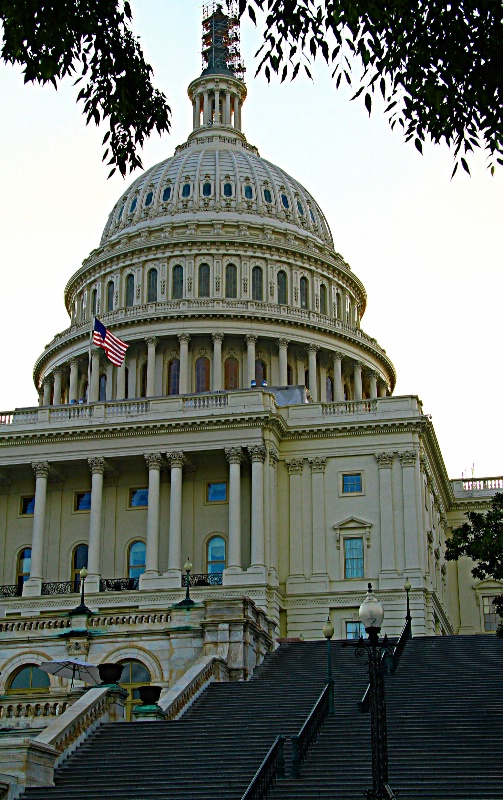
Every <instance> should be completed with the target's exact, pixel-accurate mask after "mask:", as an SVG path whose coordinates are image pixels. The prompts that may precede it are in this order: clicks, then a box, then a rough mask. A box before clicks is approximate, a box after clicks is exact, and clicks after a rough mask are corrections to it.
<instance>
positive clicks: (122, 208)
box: [119, 204, 124, 222]
mask: <svg viewBox="0 0 503 800" xmlns="http://www.w3.org/2000/svg"><path fill="white" fill-rule="evenodd" d="M123 214H124V204H122V205H121V210H120V211H119V222H120V220H121V219H122V215H123Z"/></svg>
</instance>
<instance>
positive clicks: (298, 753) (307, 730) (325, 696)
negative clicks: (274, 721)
mask: <svg viewBox="0 0 503 800" xmlns="http://www.w3.org/2000/svg"><path fill="white" fill-rule="evenodd" d="M329 700H330V685H329V684H328V683H327V685H326V686H325V688H324V689H323V691H322V693H321V694H320V696H319V697H318V699H317V701H316V703H315V704H314V706H313V708H312V709H311V711H310V713H309V716H308V718H307V719H306V721H305V722H304V724H303V726H302V728H301V729H300V731H299V732H298V733H297V734H294V736H292V737H291V741H292V778H294V779H297V778H300V777H301V774H300V765H301V762H302V759H303V758H304V756H305V755H306V753H307V751H308V750H309V748H310V747H311V745H312V744H313V743H314V742H315V741H316V737H317V735H318V731H319V729H320V728H321V724H322V722H323V720H324V719H325V717H326V716H327V714H328V708H329Z"/></svg>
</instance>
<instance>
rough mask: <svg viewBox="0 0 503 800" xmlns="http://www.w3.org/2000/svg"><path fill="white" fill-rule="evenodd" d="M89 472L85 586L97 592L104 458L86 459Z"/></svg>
mask: <svg viewBox="0 0 503 800" xmlns="http://www.w3.org/2000/svg"><path fill="white" fill-rule="evenodd" d="M87 462H88V464H89V469H90V470H91V511H90V515H89V555H88V561H87V569H88V570H89V575H88V577H87V579H86V586H87V587H88V588H89V591H93V592H98V591H99V580H100V574H101V509H102V506H103V476H104V473H105V459H104V458H88V459H87Z"/></svg>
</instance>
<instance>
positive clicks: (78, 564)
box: [72, 544, 89, 592]
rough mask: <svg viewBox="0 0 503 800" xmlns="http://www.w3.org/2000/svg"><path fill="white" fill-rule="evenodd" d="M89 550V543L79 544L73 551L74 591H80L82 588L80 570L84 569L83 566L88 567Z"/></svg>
mask: <svg viewBox="0 0 503 800" xmlns="http://www.w3.org/2000/svg"><path fill="white" fill-rule="evenodd" d="M88 550H89V548H88V546H87V544H79V545H77V547H76V548H75V549H74V551H73V557H72V584H73V591H74V592H78V591H79V590H80V570H81V569H83V567H85V568H86V569H87V555H88Z"/></svg>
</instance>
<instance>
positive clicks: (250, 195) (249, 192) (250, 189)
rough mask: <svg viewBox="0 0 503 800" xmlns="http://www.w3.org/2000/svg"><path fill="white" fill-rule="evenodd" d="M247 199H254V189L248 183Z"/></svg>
mask: <svg viewBox="0 0 503 800" xmlns="http://www.w3.org/2000/svg"><path fill="white" fill-rule="evenodd" d="M245 198H246V200H252V199H253V189H252V187H251V186H250V185H249V184H248V183H247V184H246V185H245Z"/></svg>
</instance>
